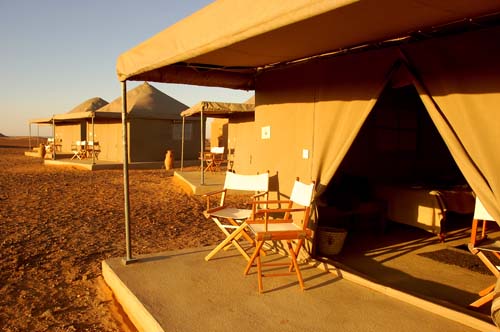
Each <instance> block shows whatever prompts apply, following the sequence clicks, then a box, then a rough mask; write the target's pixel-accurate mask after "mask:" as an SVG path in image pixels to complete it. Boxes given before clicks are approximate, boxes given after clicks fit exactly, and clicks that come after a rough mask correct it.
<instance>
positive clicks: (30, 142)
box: [28, 122, 33, 151]
mask: <svg viewBox="0 0 500 332" xmlns="http://www.w3.org/2000/svg"><path fill="white" fill-rule="evenodd" d="M28 123H29V134H30V136H29V137H30V138H29V143H28V144H29V149H30V151H33V149H32V148H31V122H28Z"/></svg>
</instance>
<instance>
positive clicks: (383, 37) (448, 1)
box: [117, 0, 500, 90]
mask: <svg viewBox="0 0 500 332" xmlns="http://www.w3.org/2000/svg"><path fill="white" fill-rule="evenodd" d="M498 13H500V1H498V0H477V1H473V2H471V1H469V0H436V1H418V0H376V1H375V0H336V1H335V0H331V1H328V0H290V1H287V5H286V6H283V4H282V3H281V2H276V1H269V0H241V1H225V0H219V1H215V2H214V3H212V4H210V5H208V6H207V7H205V8H203V9H202V10H200V11H198V12H196V13H194V14H193V15H191V16H189V17H187V18H185V19H183V20H181V21H179V22H178V23H176V24H174V25H172V26H171V27H169V28H167V29H166V30H164V31H161V32H160V33H158V34H157V35H155V36H153V37H152V38H150V39H148V40H146V41H144V42H143V43H141V44H139V45H137V46H135V47H134V48H132V49H130V50H129V51H127V52H125V53H123V54H121V55H120V56H119V58H118V61H117V74H118V78H119V80H121V81H124V80H149V81H156V82H174V83H186V84H196V85H207V86H224V87H229V88H237V89H247V90H248V89H253V88H254V78H255V76H256V75H257V73H258V72H259V71H262V70H266V69H268V68H269V67H275V66H276V65H283V64H286V63H289V62H293V61H298V60H301V59H305V58H308V57H311V56H317V55H322V54H327V53H339V52H340V53H343V52H344V51H346V50H349V49H353V48H358V49H359V48H362V47H366V46H367V45H378V46H380V43H381V42H388V41H391V40H392V41H394V40H395V39H401V38H407V37H411V36H413V38H424V36H427V35H429V34H430V35H432V34H435V33H438V32H442V31H443V30H445V29H448V30H450V29H451V30H453V28H454V27H455V28H456V26H460V27H461V29H463V28H464V26H465V27H467V28H470V27H473V26H477V25H478V24H481V23H485V22H489V21H491V19H492V17H493V18H495V19H497V18H498V17H497V15H498Z"/></svg>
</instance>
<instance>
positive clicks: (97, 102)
mask: <svg viewBox="0 0 500 332" xmlns="http://www.w3.org/2000/svg"><path fill="white" fill-rule="evenodd" d="M107 104H109V103H108V102H107V101H106V100H104V99H102V98H100V97H94V98H90V99H88V100H86V101H84V102H83V103H81V104H80V105H78V106H76V107H75V108H73V109H72V110H71V111H69V112H68V113H80V112H92V111H97V110H98V109H99V108H101V107H103V106H106V105H107Z"/></svg>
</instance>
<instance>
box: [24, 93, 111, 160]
mask: <svg viewBox="0 0 500 332" xmlns="http://www.w3.org/2000/svg"><path fill="white" fill-rule="evenodd" d="M107 104H108V102H107V101H106V100H104V99H102V98H101V97H94V98H90V99H88V100H85V101H84V102H82V103H81V104H79V105H77V106H75V107H74V108H72V109H71V110H70V111H68V112H67V113H63V114H56V115H54V116H52V117H49V118H42V119H33V120H30V121H29V125H30V133H31V125H32V124H38V125H52V126H53V130H52V132H53V135H52V136H53V138H57V139H58V141H60V142H61V150H62V151H63V152H70V151H71V144H72V142H75V141H79V140H86V139H90V140H91V138H87V133H89V128H88V127H89V123H88V122H92V118H93V117H94V115H95V111H97V110H98V109H100V108H101V107H103V106H105V105H107ZM87 119H90V120H89V121H87ZM30 136H31V134H30Z"/></svg>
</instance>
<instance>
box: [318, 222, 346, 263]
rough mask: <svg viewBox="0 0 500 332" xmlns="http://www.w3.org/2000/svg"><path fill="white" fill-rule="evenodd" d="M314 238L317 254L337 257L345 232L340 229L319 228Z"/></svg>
mask: <svg viewBox="0 0 500 332" xmlns="http://www.w3.org/2000/svg"><path fill="white" fill-rule="evenodd" d="M316 236H317V237H318V238H317V240H316V245H317V246H318V248H317V249H318V254H319V255H322V256H331V255H337V254H338V253H340V251H341V250H342V246H343V245H344V241H345V238H346V236H347V231H346V230H345V229H342V228H330V227H319V228H318V231H317V234H316Z"/></svg>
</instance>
